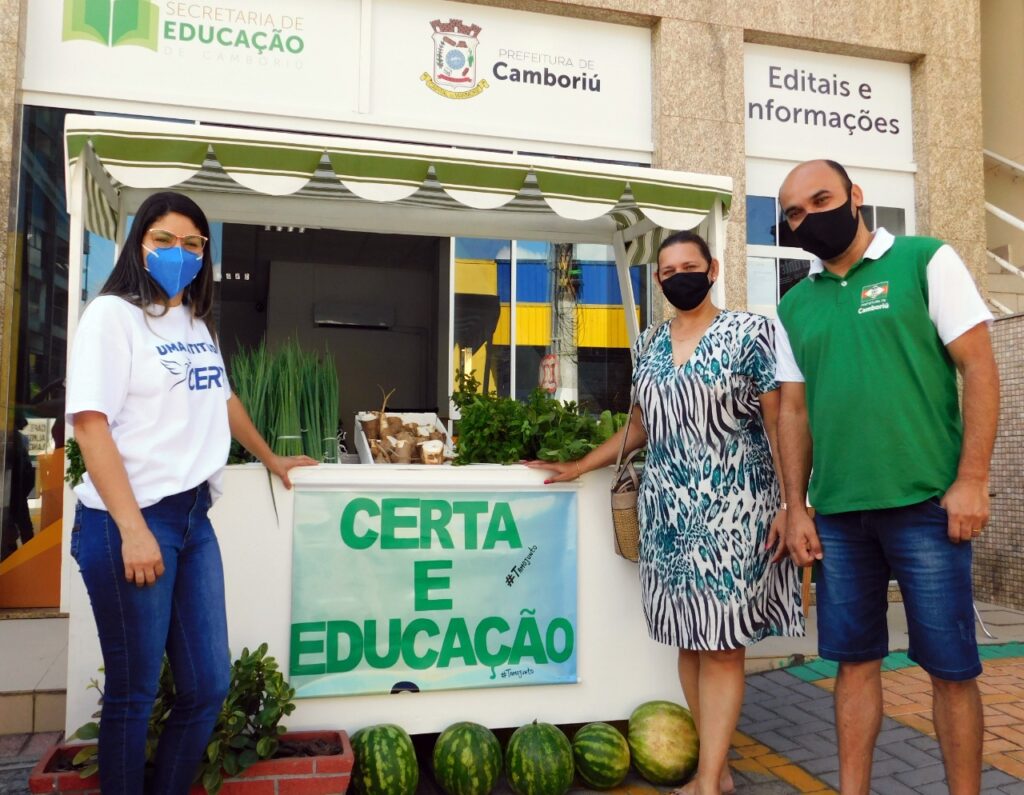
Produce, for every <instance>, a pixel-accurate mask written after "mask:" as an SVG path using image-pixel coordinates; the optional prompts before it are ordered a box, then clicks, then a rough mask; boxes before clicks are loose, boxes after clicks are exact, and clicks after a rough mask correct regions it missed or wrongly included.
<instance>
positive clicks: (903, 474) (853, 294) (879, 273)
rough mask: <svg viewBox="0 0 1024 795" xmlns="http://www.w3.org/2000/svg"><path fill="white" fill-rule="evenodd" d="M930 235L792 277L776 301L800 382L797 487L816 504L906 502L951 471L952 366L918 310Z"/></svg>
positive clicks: (825, 507) (957, 423) (955, 408)
mask: <svg viewBox="0 0 1024 795" xmlns="http://www.w3.org/2000/svg"><path fill="white" fill-rule="evenodd" d="M942 245H943V244H942V241H940V240H935V239H933V238H927V237H897V238H895V239H894V240H893V243H892V245H891V246H890V247H889V248H888V249H887V250H885V251H884V252H883V253H881V254H880V256H878V258H877V259H868V258H867V257H865V258H864V259H862V260H860V261H859V262H857V263H856V264H855V265H854V266H853V267H852V268H851V269H850V271H849V272H848V273H847V274H846V276H845V277H843V278H839V277H838V276H836V275H834V274H832V273H829V272H828V271H827V270H826V271H824V272H822V273H819V274H817V275H816V276H814V277H812V278H808V279H804V280H803V281H801V282H800V283H799V284H797V285H796V286H795V287H793V289H791V290H790V291H789V292H788V293H786V295H785V297H784V298H783V299H782V302H781V303H780V304H779V320H780V321H781V322H782V325H783V327H784V328H785V330H786V334H787V335H788V337H789V342H790V345H791V347H792V349H793V356H794V359H795V360H796V363H797V365H798V366H799V368H800V371H801V373H802V374H803V376H804V379H805V382H806V394H807V410H808V418H809V421H810V428H811V437H812V439H813V447H814V453H813V470H812V474H811V483H810V492H809V497H810V501H811V504H812V505H813V506H814V507H815V508H816V509H817V510H818V511H819V512H821V513H826V514H829V513H839V512H842V511H857V510H871V509H878V508H896V507H900V506H903V505H911V504H913V503H917V502H921V501H923V500H926V499H928V498H930V497H936V496H940V495H942V494H944V493H945V491H946V489H948V488H949V486H950V484H951V483H952V482H953V481H954V480H955V479H956V472H957V464H958V462H959V458H960V443H961V438H962V436H963V429H962V424H961V420H960V407H959V400H958V396H957V386H956V369H955V367H954V364H953V361H952V359H950V357H949V354H948V353H947V351H946V348H945V346H944V345H943V344H942V340H941V339H940V338H939V335H938V332H937V331H936V329H935V325H934V324H933V323H932V320H931V318H930V317H929V315H928V279H927V268H928V262H929V261H930V260H931V258H932V256H933V255H934V254H935V252H936V251H938V249H939V248H940V247H941V246H942ZM870 252H871V248H870V247H869V249H868V253H870Z"/></svg>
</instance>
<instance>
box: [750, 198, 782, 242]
mask: <svg viewBox="0 0 1024 795" xmlns="http://www.w3.org/2000/svg"><path fill="white" fill-rule="evenodd" d="M777 219H778V213H777V212H776V210H775V197H774V196H747V243H748V244H750V245H763V246H774V245H775V241H776V232H775V225H776V223H777V222H778V220H777Z"/></svg>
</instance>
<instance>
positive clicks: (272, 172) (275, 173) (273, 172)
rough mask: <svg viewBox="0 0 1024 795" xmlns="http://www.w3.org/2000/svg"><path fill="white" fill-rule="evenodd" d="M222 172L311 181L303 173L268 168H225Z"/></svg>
mask: <svg viewBox="0 0 1024 795" xmlns="http://www.w3.org/2000/svg"><path fill="white" fill-rule="evenodd" d="M224 171H225V173H227V174H254V175H255V176H258V177H300V178H302V179H312V178H313V175H312V174H309V173H308V172H305V171H285V170H284V169H268V168H243V167H241V166H230V167H229V166H225V167H224Z"/></svg>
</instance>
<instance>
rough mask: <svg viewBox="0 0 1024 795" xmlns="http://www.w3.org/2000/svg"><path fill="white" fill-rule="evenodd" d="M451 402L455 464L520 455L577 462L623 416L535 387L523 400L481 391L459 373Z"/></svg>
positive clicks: (471, 379)
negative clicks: (595, 411)
mask: <svg viewBox="0 0 1024 795" xmlns="http://www.w3.org/2000/svg"><path fill="white" fill-rule="evenodd" d="M456 384H457V389H456V390H455V392H454V393H453V394H452V403H453V404H454V405H455V406H456V407H457V408H458V409H459V412H460V416H461V419H460V420H459V424H458V436H459V442H458V447H457V449H456V455H455V461H454V463H455V464H482V463H491V464H510V463H513V462H515V461H520V460H522V459H524V458H539V459H541V460H543V461H575V460H577V459H579V458H582V457H583V456H585V455H586V454H587V453H589V452H590V451H591V450H593V449H594V448H595V447H597V446H598V445H599V444H601V443H602V442H604V441H606V440H607V439H609V438H610V437H611V436H612V435H613V434H614V433H615V431H617V430H618V429H619V428H621V427H622V425H623V424H624V423H625V419H626V415H625V414H622V413H619V414H614V415H613V414H612V413H611V412H610V411H604V412H602V413H601V417H600V418H599V419H598V420H595V419H594V418H593V416H591V415H590V414H589V413H587V412H586V411H584V410H583V408H582V407H580V406H579V405H577V404H576V403H574V402H566V403H563V402H561V401H559V400H555V399H554V398H553V397H551V396H550V395H548V394H547V393H546V392H544V391H543V390H542V389H539V388H537V389H534V390H533V391H532V392H531V393H530V395H529V396H528V397H527V399H526V401H525V402H521V401H518V400H515V399H514V398H503V397H498V396H497V395H496V394H494V393H493V392H492V393H489V394H484V393H482V392H481V391H480V384H479V382H478V381H477V380H476V379H475V378H474V377H473V376H472V375H466V374H465V373H463V372H461V371H460V372H459V373H458V374H457V376H456Z"/></svg>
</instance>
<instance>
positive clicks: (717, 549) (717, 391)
mask: <svg viewBox="0 0 1024 795" xmlns="http://www.w3.org/2000/svg"><path fill="white" fill-rule="evenodd" d="M717 276H718V261H717V260H715V259H713V258H712V256H711V252H710V251H709V249H708V246H707V243H705V242H704V240H703V239H702V238H701V237H700V236H698V235H696V234H693V233H691V232H679V233H677V234H674V235H672V236H671V237H669V238H667V239H666V240H665V242H664V243H662V245H661V247H660V248H659V249H658V265H657V270H656V272H655V278H656V279H657V281H658V284H659V285H660V286H661V288H662V291H663V292H664V294H665V297H666V298H667V299H668V301H669V302H670V303H671V304H672V305H673V306H674V307H675V308H676V312H675V316H674V317H673V318H672V319H671V320H670V321H667V322H665V323H663V324H660V325H656V326H652V327H650V328H648V329H647V330H646V331H645V332H644V333H643V334H642V335H641V336H640V339H638V340H637V343H636V345H635V346H634V357H633V359H634V362H635V367H634V371H633V384H634V388H635V389H636V390H637V408H636V409H635V410H634V412H633V416H632V417H631V418H630V421H629V423H628V424H627V426H626V427H625V428H624V429H623V430H621V431H620V432H619V433H617V434H616V435H615V436H613V437H612V438H611V439H610V440H608V441H607V442H605V443H604V444H602V445H601V446H600V447H598V448H597V449H596V450H594V451H592V452H591V453H588V454H587V455H586V456H584V457H583V458H581V459H580V460H579V461H572V462H568V463H565V464H552V463H545V462H532V463H531V466H535V467H539V468H546V469H549V470H551V471H553V472H555V473H556V474H555V475H554V476H553V477H552V478H550V480H549V481H548V482H556V481H564V480H572V479H574V478H576V477H578V476H579V475H581V474H582V473H584V472H587V471H589V470H592V469H597V468H599V467H605V466H608V465H609V464H612V463H614V462H615V459H616V456H617V454H618V451H619V447H620V445H621V443H622V434H623V433H626V432H627V431H628V436H627V441H626V451H627V452H629V451H630V450H634V449H637V448H640V447H643V446H644V445H646V446H647V457H646V462H645V464H644V473H643V478H642V481H641V485H640V494H639V500H638V513H639V519H640V533H641V536H640V580H641V593H642V598H643V608H644V615H645V617H646V619H647V626H648V630H649V631H650V634H651V637H652V638H653V639H654V640H657V641H659V642H661V643H665V644H669V645H672V646H675V647H677V648H678V649H679V679H680V682H681V684H682V687H683V693H684V694H685V696H686V701H687V704H689V706H690V710H691V711H692V712H693V717H694V720H695V721H696V723H697V729H698V733H699V735H700V745H701V748H700V750H701V753H700V763H699V765H698V768H697V776H696V778H695V779H694V780H693V781H691V782H690V783H688V784H687V785H686V786H685V787H683V788H682V790H680V791H681V792H684V793H686V795H691V793H695V792H696V793H700V795H707V794H709V793H718V792H726V793H728V792H731V791H733V789H734V786H733V781H732V775H731V774H730V772H729V768H728V765H727V762H726V758H727V755H728V752H729V743H730V740H731V738H732V734H733V731H734V730H735V728H736V723H737V721H738V719H739V714H740V708H741V706H742V702H743V685H744V668H743V666H744V658H745V653H746V648H747V646H750V645H752V644H754V643H756V642H757V641H759V640H761V639H762V638H765V637H768V636H770V635H781V636H791V635H802V634H803V623H804V621H803V611H802V607H801V604H800V588H799V577H798V573H797V568H796V566H795V565H794V564H793V563H792V562H791V561H790V560H789V559H782V553H781V549H782V546H781V545H780V544H779V543H778V542H779V536H780V532H781V528H783V527H784V526H785V515H784V510H785V506H783V505H781V502H780V488H779V482H780V476H779V469H778V464H777V461H776V459H775V457H774V456H773V453H772V450H773V449H775V450H777V449H778V446H777V444H775V439H776V436H775V431H776V420H777V417H778V404H779V398H778V395H779V393H778V384H777V383H776V382H775V357H774V353H773V338H772V337H773V330H772V325H771V322H770V321H769V320H768V319H767V318H765V317H762V316H760V315H754V314H750V313H748V312H731V311H723V310H720V309H718V307H716V306H715V305H714V304H713V303H712V302H711V297H710V289H711V285H712V284H713V283H714V281H715V279H716V278H717ZM776 548H778V550H779V551H777V552H776V554H775V555H774V557H773V554H772V551H773V549H776ZM702 704H706V705H713V707H710V706H709V708H708V709H702V708H701V705H702Z"/></svg>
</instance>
